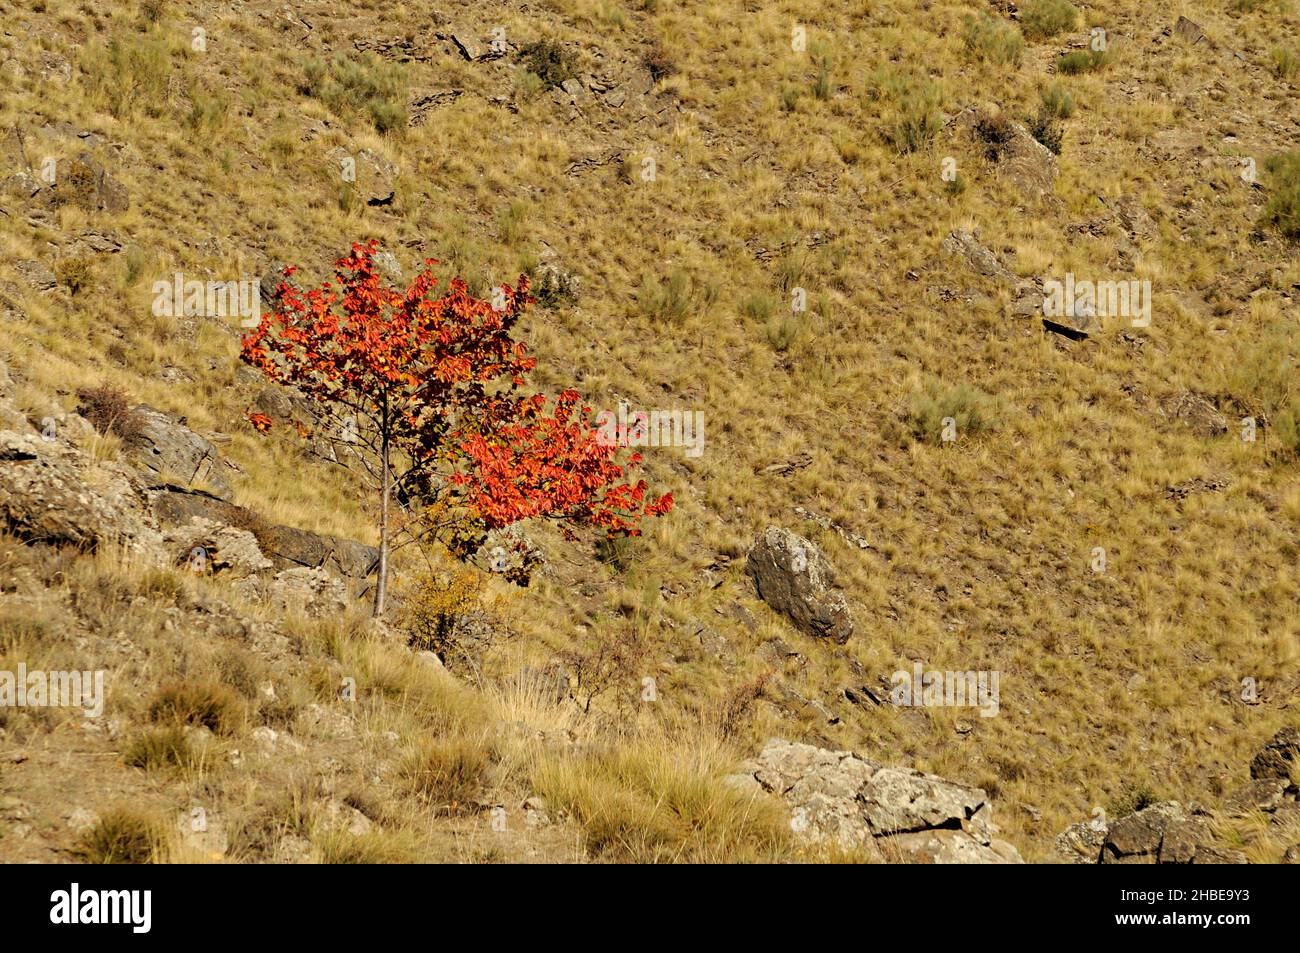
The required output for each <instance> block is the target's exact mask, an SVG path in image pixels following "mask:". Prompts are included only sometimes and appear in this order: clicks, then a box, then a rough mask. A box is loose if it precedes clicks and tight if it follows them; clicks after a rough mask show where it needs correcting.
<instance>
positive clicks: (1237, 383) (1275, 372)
mask: <svg viewBox="0 0 1300 953" xmlns="http://www.w3.org/2000/svg"><path fill="white" fill-rule="evenodd" d="M1224 390H1226V391H1227V392H1228V393H1229V394H1232V395H1233V396H1234V397H1235V398H1236V399H1237V400H1238V401H1239V402H1240V405H1241V406H1243V407H1244V408H1245V409H1246V411H1247V413H1248V414H1249V415H1250V416H1252V417H1254V418H1256V419H1257V420H1258V421H1259V422H1260V423H1262V424H1263V425H1265V426H1266V427H1267V428H1268V429H1269V431H1271V433H1272V434H1273V436H1274V437H1276V439H1277V441H1278V444H1279V449H1280V450H1281V451H1282V452H1283V453H1285V454H1300V353H1297V348H1296V345H1295V343H1294V341H1293V338H1292V334H1291V331H1290V328H1289V327H1288V326H1287V325H1286V324H1284V323H1278V324H1276V325H1274V326H1273V327H1272V328H1270V329H1269V330H1268V331H1266V332H1265V333H1264V335H1263V336H1262V337H1261V338H1260V339H1259V340H1258V341H1256V342H1255V343H1254V344H1252V345H1251V346H1249V347H1247V348H1246V349H1245V350H1243V351H1242V352H1241V353H1239V354H1237V355H1236V356H1235V357H1234V359H1233V360H1232V362H1231V363H1230V365H1229V370H1228V371H1227V373H1226V375H1225V378H1224Z"/></svg>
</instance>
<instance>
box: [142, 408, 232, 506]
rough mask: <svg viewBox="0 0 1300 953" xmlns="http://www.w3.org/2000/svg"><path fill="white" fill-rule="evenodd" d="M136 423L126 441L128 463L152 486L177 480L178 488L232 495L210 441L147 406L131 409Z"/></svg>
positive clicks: (226, 469)
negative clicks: (140, 471) (198, 489)
mask: <svg viewBox="0 0 1300 953" xmlns="http://www.w3.org/2000/svg"><path fill="white" fill-rule="evenodd" d="M135 415H136V417H137V418H138V419H139V421H140V427H139V430H138V432H137V433H135V434H133V435H132V436H131V438H130V440H129V441H128V442H127V449H128V451H129V452H130V454H131V457H132V460H133V461H134V462H135V463H136V464H137V465H138V466H140V467H141V468H142V469H143V470H145V471H146V472H147V473H148V474H149V475H150V476H151V477H152V478H153V479H154V481H155V482H156V483H168V482H175V481H179V483H180V485H182V486H205V487H207V488H208V489H209V490H210V491H211V492H212V493H213V495H215V496H217V497H220V498H221V499H227V500H228V499H230V497H231V496H233V495H234V494H233V492H232V491H231V488H230V484H229V483H228V482H227V474H228V473H229V472H230V468H229V466H228V465H227V464H226V463H225V461H223V460H222V459H221V453H220V452H219V451H218V450H217V448H216V447H215V446H214V445H213V444H212V443H211V441H209V440H207V439H205V438H203V437H201V436H199V435H198V434H197V433H195V432H194V431H193V430H191V429H190V428H189V427H187V426H186V425H185V421H184V419H183V418H180V417H176V416H175V415H173V414H168V413H164V412H163V411H161V410H157V409H155V408H153V407H150V406H148V405H147V404H141V405H140V406H139V407H137V408H136V409H135Z"/></svg>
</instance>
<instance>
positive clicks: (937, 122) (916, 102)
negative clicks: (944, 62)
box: [885, 82, 943, 153]
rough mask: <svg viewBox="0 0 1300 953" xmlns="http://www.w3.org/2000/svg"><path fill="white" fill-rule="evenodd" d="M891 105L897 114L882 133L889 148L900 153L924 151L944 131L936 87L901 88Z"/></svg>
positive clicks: (907, 85) (923, 84)
mask: <svg viewBox="0 0 1300 953" xmlns="http://www.w3.org/2000/svg"><path fill="white" fill-rule="evenodd" d="M894 101H895V103H896V105H897V109H898V114H897V118H896V119H895V120H894V123H893V125H892V127H891V128H890V129H889V130H888V131H887V132H886V133H885V136H886V138H887V139H888V140H889V144H890V145H892V146H893V147H894V148H895V149H897V150H898V151H899V152H903V153H907V152H916V151H917V150H918V149H924V148H925V147H926V146H928V145H929V144H930V143H931V142H933V141H934V139H935V137H936V136H937V135H938V134H939V130H941V129H942V128H943V116H942V115H940V112H939V107H940V105H941V103H942V101H943V97H942V94H941V93H940V92H939V87H938V86H935V85H934V84H933V83H930V82H916V83H914V82H908V83H904V84H900V86H898V87H896V88H895V100H894Z"/></svg>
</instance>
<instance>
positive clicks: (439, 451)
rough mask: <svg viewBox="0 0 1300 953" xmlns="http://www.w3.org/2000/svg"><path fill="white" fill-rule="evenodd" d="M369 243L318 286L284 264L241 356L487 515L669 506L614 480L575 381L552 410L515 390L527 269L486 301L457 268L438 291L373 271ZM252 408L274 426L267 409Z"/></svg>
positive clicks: (502, 519) (490, 524) (628, 515)
mask: <svg viewBox="0 0 1300 953" xmlns="http://www.w3.org/2000/svg"><path fill="white" fill-rule="evenodd" d="M378 250H379V245H378V242H377V241H375V240H371V241H368V242H365V243H356V244H353V245H352V250H351V252H350V253H349V254H347V255H345V256H344V257H343V258H340V259H339V260H338V261H337V262H336V263H335V276H334V281H332V282H331V281H327V282H323V283H322V284H321V285H320V286H319V287H317V288H311V289H307V290H300V289H298V288H297V287H295V286H293V285H292V284H290V283H289V281H288V278H289V276H291V275H292V274H293V272H294V269H292V268H288V269H286V270H285V279H286V280H285V281H284V282H282V283H281V284H280V286H279V288H278V294H277V298H276V309H275V311H274V312H271V313H268V314H266V315H264V316H263V318H262V321H261V323H260V324H259V325H258V327H257V328H256V329H254V330H253V331H252V332H250V333H249V334H248V335H246V336H245V337H244V339H243V341H242V349H241V357H242V358H243V360H244V361H245V362H247V363H248V364H249V365H251V366H253V367H255V368H257V369H258V370H260V371H261V372H262V373H263V374H264V375H266V377H268V378H269V379H271V380H273V381H275V382H277V383H280V384H285V385H288V386H291V387H293V388H295V389H296V390H297V391H298V392H300V393H301V394H303V395H304V396H306V397H308V398H310V399H312V400H315V401H317V402H319V403H320V404H322V405H324V407H325V408H328V409H338V408H346V409H347V410H348V412H349V413H351V414H353V415H356V416H358V417H360V418H364V419H365V420H367V421H370V422H371V424H372V425H373V427H374V428H375V429H376V431H377V432H376V433H374V434H373V436H376V437H379V438H381V439H380V440H379V441H375V443H382V444H383V445H384V446H390V447H392V448H393V449H394V450H395V451H396V453H397V457H394V460H395V461H397V460H398V458H400V464H399V463H397V462H395V463H393V467H394V474H393V476H394V479H396V480H397V481H399V482H401V481H408V484H407V485H408V486H417V485H426V484H430V483H431V481H433V476H432V474H434V473H437V474H440V475H441V476H442V477H446V478H449V480H450V483H451V485H452V486H454V487H455V488H456V491H457V494H458V503H459V505H460V507H461V509H462V510H463V512H464V513H465V514H466V515H467V516H468V517H469V518H470V519H472V520H474V521H475V522H477V523H478V524H479V525H480V526H482V527H486V528H488V529H492V528H499V527H503V526H507V525H509V524H511V523H514V522H517V521H519V520H522V519H530V518H545V519H556V520H560V521H562V522H568V523H584V524H588V525H595V526H599V527H602V528H604V529H606V530H607V531H608V532H611V533H626V534H629V535H634V534H635V533H636V532H638V530H637V528H636V524H637V522H638V521H639V520H640V519H641V518H642V517H643V516H656V515H661V514H662V513H666V512H668V510H669V509H671V507H672V497H671V495H668V496H663V497H660V498H659V499H658V500H655V501H653V502H649V503H647V502H646V499H645V496H646V487H645V483H644V481H642V482H639V483H636V484H634V485H632V484H628V483H626V482H621V481H622V480H623V477H624V474H623V468H622V467H621V466H619V465H618V464H617V463H616V462H615V459H614V458H615V454H616V453H617V452H618V450H617V448H616V447H611V446H605V445H602V444H601V443H600V442H599V441H598V440H597V433H596V430H595V428H594V426H593V424H592V422H591V420H590V409H589V408H587V407H583V406H582V405H581V398H580V397H579V395H578V394H577V393H576V392H575V391H572V390H566V391H564V392H563V393H562V394H560V395H559V397H558V398H557V399H556V401H555V404H554V407H553V409H552V410H551V411H550V412H548V411H547V400H546V398H545V397H544V396H542V395H530V396H524V395H521V394H520V393H519V390H520V389H522V388H523V387H525V386H526V384H527V378H528V375H529V374H530V373H531V372H532V371H533V369H534V368H535V367H536V364H537V361H536V358H533V357H529V356H528V347H527V345H526V344H525V343H524V342H522V341H517V340H515V339H514V337H513V332H514V328H515V326H516V324H517V323H518V320H519V318H520V316H521V315H523V313H524V312H525V311H526V310H527V308H528V307H529V306H530V305H531V304H532V303H533V298H532V297H531V296H530V295H529V294H528V281H527V279H526V278H524V277H521V278H520V279H519V282H518V284H517V285H516V286H515V287H513V288H512V287H510V286H508V285H503V286H502V287H501V288H500V289H499V290H498V292H497V293H496V294H495V300H494V302H488V301H483V300H480V299H478V298H475V297H473V296H471V295H470V294H469V291H468V288H467V286H466V284H465V282H464V281H463V280H461V279H459V278H457V279H454V280H452V281H451V282H450V284H449V285H448V287H447V289H446V290H445V291H444V292H443V293H441V294H440V295H439V294H437V291H436V286H437V280H436V279H435V278H434V277H433V275H432V273H431V272H430V271H429V270H428V267H426V268H425V269H424V270H422V271H420V272H419V273H418V274H417V275H416V276H415V277H414V278H413V279H412V281H411V282H410V284H409V285H407V287H406V288H404V289H399V288H395V287H391V286H390V285H389V284H387V283H386V281H385V279H384V278H382V277H381V274H380V269H379V268H378V267H377V266H376V263H375V255H376V253H377V252H378ZM432 263H433V261H432V259H430V260H428V261H426V266H427V265H429V264H432ZM494 303H495V305H496V307H495V308H494V307H493V304H494ZM249 419H250V421H251V422H252V423H253V425H254V427H256V428H257V429H258V430H259V432H263V433H265V432H266V431H267V430H269V429H270V425H271V421H270V419H269V418H267V417H265V415H261V414H258V415H250V416H249ZM638 459H639V458H637V457H635V456H634V457H633V458H632V463H633V464H635V463H636V462H638ZM399 466H400V467H402V468H405V469H403V470H401V472H398V468H399ZM435 467H437V468H441V469H438V470H435V469H434V468H435ZM371 472H374V468H372V470H371ZM413 475H414V477H413ZM408 478H411V479H409V480H408Z"/></svg>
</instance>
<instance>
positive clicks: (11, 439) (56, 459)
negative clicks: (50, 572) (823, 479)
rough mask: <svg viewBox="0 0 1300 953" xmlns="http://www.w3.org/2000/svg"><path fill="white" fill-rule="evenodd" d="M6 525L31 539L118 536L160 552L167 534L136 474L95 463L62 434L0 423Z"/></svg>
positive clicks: (85, 540) (73, 542)
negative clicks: (49, 435) (157, 523)
mask: <svg viewBox="0 0 1300 953" xmlns="http://www.w3.org/2000/svg"><path fill="white" fill-rule="evenodd" d="M92 470H93V471H94V473H93V474H92V473H91V471H92ZM92 476H93V478H92ZM0 525H3V526H4V527H5V528H6V529H7V530H8V531H9V532H11V533H13V534H14V535H15V536H17V537H19V538H20V539H23V540H26V541H28V542H40V543H48V544H51V545H70V546H78V547H82V548H84V549H95V548H97V547H98V546H100V545H102V544H111V543H116V544H121V545H123V546H125V547H126V548H128V549H131V550H137V551H141V552H145V553H149V554H153V553H156V551H157V547H158V546H159V545H160V544H161V541H162V540H161V536H160V534H159V533H158V531H157V530H156V529H155V528H154V525H153V521H152V519H151V518H150V516H149V513H148V509H147V501H146V493H145V488H144V487H143V486H142V485H141V484H140V482H139V480H138V479H137V478H136V477H135V476H134V474H132V473H130V472H129V471H128V470H127V469H125V468H123V467H119V466H117V465H114V464H100V465H98V466H96V465H94V464H93V463H92V461H91V460H90V459H89V458H88V457H86V455H85V454H83V453H81V451H79V450H77V449H76V448H75V447H73V446H71V445H70V444H68V443H66V442H65V441H63V440H62V439H54V440H47V439H45V438H44V437H42V436H40V435H37V434H34V433H18V432H15V431H0Z"/></svg>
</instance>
